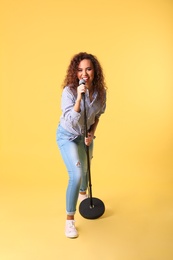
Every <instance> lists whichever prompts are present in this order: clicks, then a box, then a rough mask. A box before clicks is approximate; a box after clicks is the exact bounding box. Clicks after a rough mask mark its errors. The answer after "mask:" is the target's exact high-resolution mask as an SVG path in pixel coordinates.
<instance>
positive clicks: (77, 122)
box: [60, 86, 106, 136]
mask: <svg viewBox="0 0 173 260" xmlns="http://www.w3.org/2000/svg"><path fill="white" fill-rule="evenodd" d="M97 96H98V95H97V92H94V93H93V100H92V101H90V99H89V92H88V91H86V93H85V108H86V115H87V127H88V130H89V129H90V127H91V125H93V124H94V122H95V118H99V117H100V115H101V114H102V113H104V111H105V109H106V94H105V102H104V103H103V104H101V102H100V100H99V99H98V98H97ZM76 98H77V93H76V90H74V89H73V88H70V87H68V86H67V87H65V88H64V89H63V92H62V96H61V109H62V115H61V118H60V125H61V126H62V127H63V128H64V129H66V130H67V131H68V132H70V133H72V134H74V135H75V136H79V135H84V130H85V125H84V102H83V100H82V101H81V105H80V112H76V111H75V110H74V105H75V102H76Z"/></svg>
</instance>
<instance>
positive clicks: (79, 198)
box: [78, 193, 88, 202]
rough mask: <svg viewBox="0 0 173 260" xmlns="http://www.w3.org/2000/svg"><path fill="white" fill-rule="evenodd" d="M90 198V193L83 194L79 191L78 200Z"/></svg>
mask: <svg viewBox="0 0 173 260" xmlns="http://www.w3.org/2000/svg"><path fill="white" fill-rule="evenodd" d="M87 198H88V195H87V194H81V193H79V197H78V200H79V201H80V202H82V201H83V200H85V199H87Z"/></svg>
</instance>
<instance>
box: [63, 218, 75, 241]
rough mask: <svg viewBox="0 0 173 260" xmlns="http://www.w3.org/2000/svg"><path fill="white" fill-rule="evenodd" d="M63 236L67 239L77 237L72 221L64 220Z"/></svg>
mask: <svg viewBox="0 0 173 260" xmlns="http://www.w3.org/2000/svg"><path fill="white" fill-rule="evenodd" d="M65 235H66V237H69V238H75V237H78V232H77V230H76V228H75V221H74V220H66V225H65Z"/></svg>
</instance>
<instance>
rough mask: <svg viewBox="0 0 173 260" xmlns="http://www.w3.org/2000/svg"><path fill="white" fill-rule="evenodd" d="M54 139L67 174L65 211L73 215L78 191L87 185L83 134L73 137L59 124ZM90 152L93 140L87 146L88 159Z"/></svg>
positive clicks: (85, 188)
mask: <svg viewBox="0 0 173 260" xmlns="http://www.w3.org/2000/svg"><path fill="white" fill-rule="evenodd" d="M56 140H57V144H58V147H59V149H60V152H61V156H62V158H63V160H64V163H65V165H66V168H67V171H68V175H69V181H68V186H67V191H66V212H67V215H74V214H75V212H76V204H77V200H78V195H79V191H86V190H87V187H88V165H87V153H86V147H85V143H84V136H78V137H76V138H75V137H74V135H73V134H71V133H69V132H68V131H66V130H65V129H64V128H63V127H62V126H61V125H59V126H58V129H57V133H56ZM92 154H93V142H92V143H91V145H90V146H89V157H90V161H91V158H92Z"/></svg>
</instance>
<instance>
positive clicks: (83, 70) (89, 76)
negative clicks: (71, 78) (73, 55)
mask: <svg viewBox="0 0 173 260" xmlns="http://www.w3.org/2000/svg"><path fill="white" fill-rule="evenodd" d="M77 77H78V79H79V80H81V79H84V80H85V82H86V87H87V88H88V89H91V88H92V81H93V79H94V66H93V64H92V62H91V60H88V59H84V60H82V61H81V62H80V63H79V65H78V69H77Z"/></svg>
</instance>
